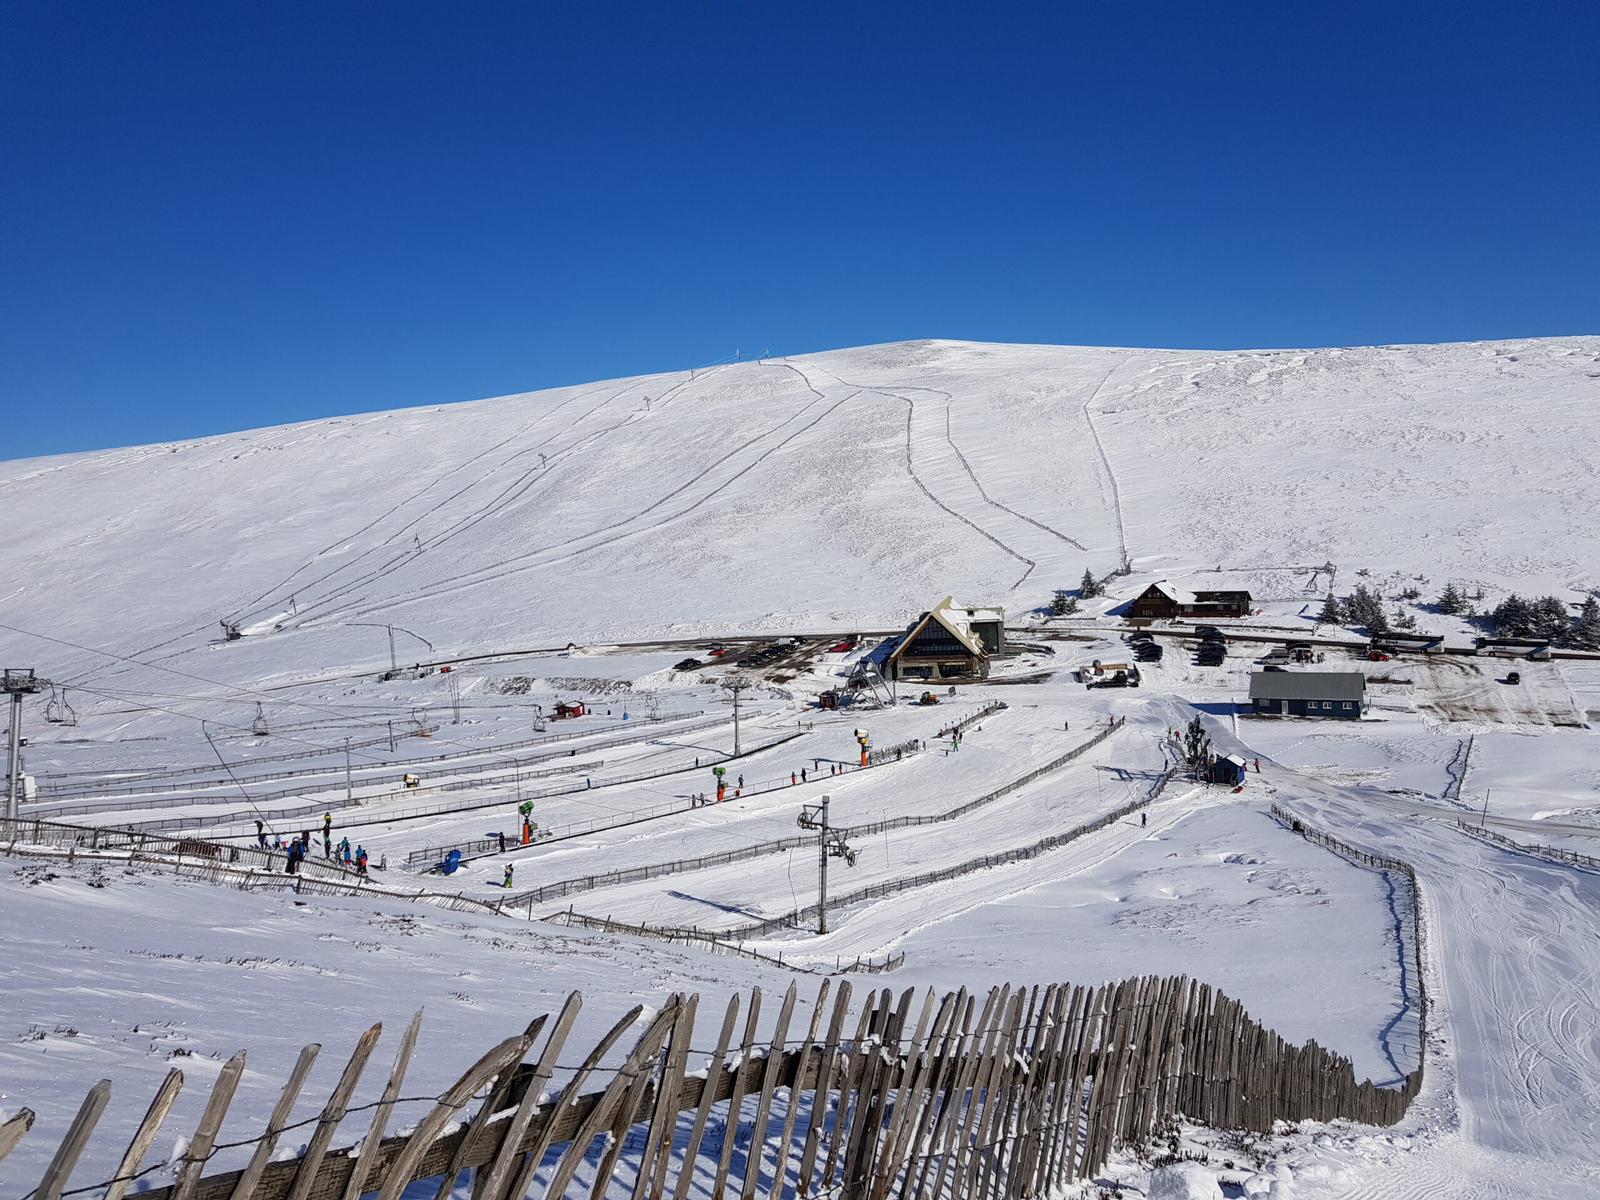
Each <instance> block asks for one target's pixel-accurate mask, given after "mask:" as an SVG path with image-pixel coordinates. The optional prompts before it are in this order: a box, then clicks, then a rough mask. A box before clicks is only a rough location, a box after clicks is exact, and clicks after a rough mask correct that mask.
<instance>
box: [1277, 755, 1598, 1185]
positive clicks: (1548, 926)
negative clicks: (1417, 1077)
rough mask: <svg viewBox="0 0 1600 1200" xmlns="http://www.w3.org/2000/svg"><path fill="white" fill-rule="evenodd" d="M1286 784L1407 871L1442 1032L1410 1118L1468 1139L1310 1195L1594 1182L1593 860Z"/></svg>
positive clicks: (1296, 799)
mask: <svg viewBox="0 0 1600 1200" xmlns="http://www.w3.org/2000/svg"><path fill="white" fill-rule="evenodd" d="M1282 795H1283V798H1285V799H1287V800H1288V802H1289V803H1288V807H1290V808H1291V809H1292V810H1293V811H1295V812H1297V813H1302V814H1304V815H1305V816H1306V817H1308V818H1309V819H1310V820H1312V821H1313V822H1315V823H1317V824H1318V825H1320V826H1321V827H1322V828H1325V829H1327V830H1328V831H1330V832H1331V833H1333V834H1334V835H1335V836H1337V837H1341V838H1344V839H1346V840H1348V841H1350V842H1352V843H1353V844H1356V845H1362V846H1367V847H1370V848H1372V849H1374V850H1376V851H1378V852H1379V853H1386V854H1391V855H1395V856H1398V857H1400V858H1403V859H1405V860H1406V861H1408V862H1410V863H1411V865H1412V866H1413V867H1414V868H1415V869H1416V871H1417V874H1418V877H1419V879H1420V881H1421V885H1422V889H1423V913H1424V918H1425V920H1426V921H1427V925H1428V932H1429V937H1430V945H1429V950H1430V957H1431V960H1432V962H1431V969H1432V971H1433V972H1434V984H1433V1000H1434V1019H1433V1028H1434V1031H1435V1036H1436V1037H1437V1038H1438V1039H1439V1044H1438V1045H1437V1047H1436V1052H1435V1055H1434V1065H1437V1067H1438V1074H1435V1075H1434V1076H1432V1077H1431V1078H1430V1080H1429V1082H1428V1084H1427V1085H1426V1086H1425V1088H1424V1093H1423V1098H1422V1100H1421V1101H1419V1111H1418V1112H1417V1113H1416V1114H1414V1117H1413V1118H1412V1123H1414V1124H1420V1125H1423V1126H1426V1125H1428V1124H1430V1123H1438V1124H1443V1125H1448V1124H1450V1123H1451V1121H1452V1115H1454V1118H1455V1119H1457V1120H1458V1121H1459V1136H1460V1139H1461V1141H1462V1142H1464V1143H1465V1146H1464V1147H1456V1146H1454V1145H1451V1144H1448V1143H1445V1144H1441V1145H1440V1146H1438V1147H1436V1148H1433V1149H1425V1150H1423V1151H1422V1152H1421V1153H1420V1154H1418V1155H1414V1156H1406V1157H1405V1158H1402V1159H1401V1160H1399V1161H1398V1163H1396V1164H1394V1169H1395V1172H1396V1174H1395V1176H1394V1177H1392V1178H1387V1179H1386V1180H1385V1182H1384V1183H1383V1184H1382V1186H1376V1185H1374V1186H1372V1187H1364V1188H1361V1189H1359V1190H1356V1191H1350V1190H1348V1189H1341V1187H1338V1186H1334V1185H1333V1184H1331V1183H1330V1190H1328V1191H1327V1192H1326V1193H1323V1192H1321V1191H1316V1192H1308V1193H1307V1194H1311V1195H1322V1194H1326V1195H1330V1196H1335V1195H1339V1196H1342V1195H1351V1196H1357V1197H1366V1196H1372V1197H1377V1196H1418V1197H1421V1196H1462V1197H1468V1196H1498V1195H1505V1196H1512V1195H1517V1196H1521V1195H1526V1196H1540V1197H1564V1196H1572V1197H1578V1196H1592V1195H1594V1194H1595V1192H1596V1189H1597V1188H1600V1147H1597V1146H1596V1143H1595V1139H1594V1122H1595V1120H1596V1115H1597V1114H1600V958H1597V957H1596V954H1595V946H1596V945H1597V939H1600V874H1597V873H1595V872H1592V871H1586V870H1579V869H1574V868H1572V867H1568V866H1562V865H1557V864H1554V863H1547V862H1544V861H1543V860H1540V859H1537V858H1532V857H1529V856H1526V855H1520V854H1515V853H1508V852H1506V851H1502V850H1499V849H1496V848H1495V847H1492V846H1489V845H1486V844H1484V843H1481V842H1479V841H1477V840H1475V839H1473V838H1470V837H1465V836H1463V835H1462V834H1460V833H1459V832H1457V831H1455V830H1454V829H1453V828H1452V827H1451V825H1450V824H1449V823H1447V822H1444V821H1438V820H1428V819H1420V818H1405V817H1400V818H1395V817H1390V816H1388V815H1387V814H1386V813H1385V814H1384V815H1378V814H1379V813H1382V812H1383V811H1384V810H1383V809H1382V808H1380V807H1378V806H1375V805H1371V804H1370V803H1369V801H1370V800H1371V799H1372V797H1370V796H1368V795H1365V794H1363V792H1357V791H1352V792H1350V793H1346V794H1342V795H1341V794H1340V793H1339V792H1337V791H1336V790H1334V789H1330V788H1326V787H1322V786H1319V785H1311V786H1306V785H1304V784H1303V782H1302V781H1300V780H1298V779H1297V780H1294V781H1293V782H1292V783H1291V784H1289V785H1287V786H1285V788H1284V790H1283V793H1282ZM1432 1069H1433V1065H1430V1070H1432ZM1452 1085H1453V1092H1454V1095H1453V1097H1451V1096H1450V1094H1449V1093H1450V1090H1451V1088H1452ZM1452 1099H1453V1101H1454V1108H1455V1113H1454V1114H1452V1113H1451V1111H1450V1110H1451V1108H1452V1105H1451V1100H1452ZM1458 1150H1462V1151H1463V1152H1462V1153H1461V1154H1460V1155H1459V1157H1460V1158H1461V1159H1462V1161H1461V1163H1459V1164H1456V1163H1453V1162H1451V1161H1450V1158H1451V1156H1454V1155H1457V1152H1458ZM1469 1164H1470V1165H1469Z"/></svg>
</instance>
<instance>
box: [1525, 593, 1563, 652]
mask: <svg viewBox="0 0 1600 1200" xmlns="http://www.w3.org/2000/svg"><path fill="white" fill-rule="evenodd" d="M1529 623H1530V624H1531V625H1532V626H1533V636H1534V637H1541V638H1549V639H1550V640H1551V641H1552V642H1554V643H1555V644H1556V645H1558V646H1564V645H1566V644H1567V641H1568V640H1569V639H1570V638H1571V637H1572V618H1571V617H1569V616H1568V615H1567V602H1566V601H1565V600H1563V599H1562V598H1561V597H1560V596H1542V597H1540V598H1539V599H1538V600H1535V601H1534V602H1533V611H1532V613H1531V614H1530V616H1529Z"/></svg>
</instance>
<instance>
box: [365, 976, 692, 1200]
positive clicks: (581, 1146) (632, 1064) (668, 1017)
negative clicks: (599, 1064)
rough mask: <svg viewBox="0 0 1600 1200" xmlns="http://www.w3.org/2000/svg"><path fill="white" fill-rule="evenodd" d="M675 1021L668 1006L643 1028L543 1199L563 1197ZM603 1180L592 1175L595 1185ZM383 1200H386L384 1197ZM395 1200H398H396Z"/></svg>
mask: <svg viewBox="0 0 1600 1200" xmlns="http://www.w3.org/2000/svg"><path fill="white" fill-rule="evenodd" d="M677 1018H678V1006H677V1005H676V1004H675V1003H674V1004H668V1005H667V1007H666V1008H665V1009H663V1010H662V1011H661V1012H660V1013H658V1014H657V1015H656V1018H655V1020H653V1021H651V1022H650V1024H649V1025H648V1026H646V1027H645V1031H644V1032H643V1033H642V1034H640V1035H639V1040H638V1042H637V1043H635V1044H634V1047H633V1050H632V1052H631V1053H630V1054H629V1055H628V1058H627V1061H626V1062H624V1063H623V1064H622V1069H621V1070H620V1071H618V1072H617V1074H616V1076H615V1077H614V1078H613V1079H612V1080H611V1083H610V1085H609V1086H608V1087H607V1088H606V1090H605V1091H603V1092H601V1093H600V1099H599V1100H598V1101H596V1102H595V1105H594V1107H593V1108H591V1109H590V1110H589V1115H588V1116H587V1117H585V1118H584V1119H583V1123H582V1124H580V1125H579V1126H578V1130H577V1132H576V1133H574V1134H573V1135H572V1141H571V1142H570V1143H568V1145H567V1152H566V1153H565V1154H563V1155H562V1156H561V1161H560V1162H558V1163H557V1164H556V1169H555V1171H554V1172H553V1173H552V1174H551V1176H550V1186H549V1187H547V1188H546V1189H545V1195H546V1196H547V1197H552V1198H553V1197H559V1196H564V1195H566V1190H567V1184H568V1183H570V1182H571V1181H572V1176H573V1174H574V1173H575V1172H576V1171H577V1169H578V1164H579V1163H581V1162H582V1161H583V1160H584V1157H585V1156H586V1155H587V1154H588V1153H589V1143H590V1142H592V1141H594V1135H595V1134H597V1133H599V1132H600V1130H601V1129H602V1128H604V1126H605V1123H606V1122H607V1121H608V1120H610V1119H611V1118H612V1116H614V1115H615V1114H614V1111H613V1110H614V1109H615V1108H616V1107H617V1105H618V1104H620V1103H622V1101H623V1097H624V1095H627V1096H629V1097H634V1096H636V1095H637V1093H635V1092H634V1091H633V1084H634V1082H635V1079H636V1077H637V1076H638V1075H639V1074H640V1072H641V1071H642V1070H643V1069H644V1064H645V1063H646V1061H648V1060H649V1059H651V1058H652V1057H654V1055H655V1053H656V1051H657V1050H659V1049H660V1048H661V1044H662V1042H664V1041H665V1040H666V1037H667V1032H668V1030H670V1029H671V1028H672V1023H673V1022H674V1021H675V1020H677ZM602 1178H604V1176H603V1175H602V1174H598V1173H597V1175H596V1182H597V1183H598V1182H599V1181H600V1180H601V1179H602ZM383 1200H388V1197H384V1198H383ZM396 1200H398V1198H396Z"/></svg>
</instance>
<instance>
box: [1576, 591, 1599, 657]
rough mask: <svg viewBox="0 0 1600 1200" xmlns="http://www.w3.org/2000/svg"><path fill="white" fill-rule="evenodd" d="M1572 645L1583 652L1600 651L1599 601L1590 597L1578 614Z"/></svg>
mask: <svg viewBox="0 0 1600 1200" xmlns="http://www.w3.org/2000/svg"><path fill="white" fill-rule="evenodd" d="M1572 642H1573V645H1575V646H1578V647H1580V648H1581V649H1584V650H1600V600H1596V599H1595V598H1594V597H1593V596H1590V597H1589V598H1588V599H1586V600H1585V601H1584V602H1583V608H1582V609H1580V610H1579V612H1578V626H1577V628H1576V629H1574V630H1573V631H1572Z"/></svg>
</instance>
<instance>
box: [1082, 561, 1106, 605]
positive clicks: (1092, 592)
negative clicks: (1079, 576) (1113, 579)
mask: <svg viewBox="0 0 1600 1200" xmlns="http://www.w3.org/2000/svg"><path fill="white" fill-rule="evenodd" d="M1105 590H1106V589H1105V585H1104V584H1102V583H1101V582H1100V581H1099V580H1097V579H1096V578H1095V577H1094V572H1093V571H1091V570H1089V568H1088V567H1085V568H1084V569H1083V582H1081V583H1080V584H1078V595H1080V596H1082V597H1083V598H1084V599H1085V600H1093V599H1094V598H1095V597H1096V596H1103V595H1104V594H1105Z"/></svg>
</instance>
